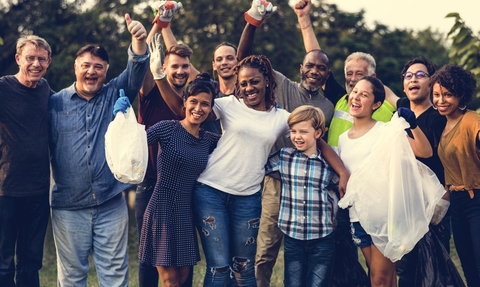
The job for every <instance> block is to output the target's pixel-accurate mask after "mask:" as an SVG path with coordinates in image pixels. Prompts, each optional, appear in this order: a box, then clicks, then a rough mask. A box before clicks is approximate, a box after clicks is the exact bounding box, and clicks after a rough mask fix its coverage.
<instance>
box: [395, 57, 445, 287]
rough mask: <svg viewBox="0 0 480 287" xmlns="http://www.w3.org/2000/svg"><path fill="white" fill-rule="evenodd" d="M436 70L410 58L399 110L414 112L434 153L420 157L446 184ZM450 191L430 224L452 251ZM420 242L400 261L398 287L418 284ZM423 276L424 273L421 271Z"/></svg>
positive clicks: (428, 64) (426, 62) (421, 60)
mask: <svg viewBox="0 0 480 287" xmlns="http://www.w3.org/2000/svg"><path fill="white" fill-rule="evenodd" d="M435 71H436V66H435V64H433V63H431V62H430V61H428V60H427V59H425V58H424V57H415V58H412V59H410V60H409V61H408V62H407V63H406V64H405V65H404V67H403V70H402V72H401V79H402V83H403V90H404V92H405V95H406V96H407V97H406V98H401V99H399V100H398V101H397V104H396V106H397V109H398V108H400V107H405V108H410V109H411V110H412V111H413V112H414V113H415V117H416V121H417V125H418V127H419V128H420V129H421V130H422V132H423V133H424V134H425V136H426V137H427V139H428V141H429V142H430V145H431V146H432V150H433V155H432V156H431V157H429V158H417V159H418V160H419V161H421V162H422V163H424V164H425V165H426V166H428V167H429V168H430V169H431V170H432V171H433V172H434V173H435V174H436V175H437V177H438V179H439V180H440V182H441V183H442V185H444V184H445V175H444V170H443V165H442V162H441V161H440V159H439V157H438V153H437V148H438V143H439V142H440V137H441V136H442V132H443V129H444V128H445V124H446V122H447V120H446V119H445V117H443V116H441V115H440V114H439V113H438V111H437V110H435V108H434V107H433V105H432V102H431V100H430V94H431V90H430V86H429V83H430V76H431V75H433V74H434V73H435ZM449 195H450V194H449V193H448V192H446V193H445V195H444V197H443V199H441V200H440V202H439V203H438V204H437V206H436V207H435V212H434V215H433V218H432V222H431V224H430V231H431V232H435V233H436V234H437V236H438V238H439V239H440V240H441V242H442V244H443V246H444V247H445V249H446V250H447V252H450V216H445V215H446V213H447V211H448V208H449V206H450V202H449ZM417 254H418V244H417V246H415V248H414V249H413V250H412V251H410V253H408V254H406V255H405V256H403V257H402V259H401V260H400V261H399V262H397V266H396V267H397V275H398V277H399V280H398V286H399V287H407V286H416V285H418V284H417V283H418V282H417V283H416V282H415V277H416V271H417V262H418V260H417ZM418 275H419V276H424V275H425V274H418Z"/></svg>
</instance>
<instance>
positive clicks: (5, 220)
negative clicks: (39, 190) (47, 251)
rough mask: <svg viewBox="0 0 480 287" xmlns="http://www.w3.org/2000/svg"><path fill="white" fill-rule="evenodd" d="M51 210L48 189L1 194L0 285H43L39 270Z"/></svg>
mask: <svg viewBox="0 0 480 287" xmlns="http://www.w3.org/2000/svg"><path fill="white" fill-rule="evenodd" d="M49 211H50V206H49V204H48V192H45V194H42V195H37V196H31V197H10V196H0V286H2V287H15V286H17V287H23V286H25V287H27V286H28V287H35V286H40V279H39V277H38V270H40V269H41V268H42V258H43V244H44V240H45V233H46V231H47V225H48V218H49V216H50V213H49ZM15 256H16V258H15ZM15 260H16V264H15ZM15 272H16V274H15ZM15 276H16V278H15ZM14 278H15V281H16V283H15V281H14Z"/></svg>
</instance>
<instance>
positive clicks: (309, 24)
mask: <svg viewBox="0 0 480 287" xmlns="http://www.w3.org/2000/svg"><path fill="white" fill-rule="evenodd" d="M311 25H312V21H310V23H308V25H307V26H305V27H302V26H300V29H302V30H303V29H307V28H308V27H310V26H311Z"/></svg>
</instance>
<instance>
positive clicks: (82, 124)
mask: <svg viewBox="0 0 480 287" xmlns="http://www.w3.org/2000/svg"><path fill="white" fill-rule="evenodd" d="M311 7H312V4H311V2H310V1H309V0H300V1H299V2H298V3H296V5H295V6H294V11H295V13H296V14H297V17H298V26H299V28H300V30H301V33H302V36H303V40H304V45H305V50H306V55H305V57H304V59H303V62H302V64H301V65H300V75H301V81H300V82H299V83H297V82H294V81H292V80H290V79H288V78H286V77H285V76H284V75H283V74H281V73H280V72H279V71H276V70H274V69H273V67H272V64H271V63H270V61H269V60H268V58H267V57H266V56H263V55H250V51H252V47H253V43H254V35H255V31H256V28H257V27H259V26H261V25H262V23H263V22H264V21H265V20H266V18H267V17H268V16H269V15H270V14H271V13H273V12H275V10H276V7H275V6H273V5H272V3H269V2H266V1H260V0H253V1H252V6H251V8H250V9H249V10H248V11H247V12H245V15H244V18H245V20H246V22H247V24H246V26H245V29H244V31H243V34H242V36H241V39H240V41H239V45H238V48H237V47H236V46H235V45H233V44H230V43H227V42H224V43H221V44H219V45H218V46H217V48H216V49H215V51H214V52H213V59H212V68H213V71H214V74H216V80H214V79H213V78H212V77H211V76H210V75H209V74H208V73H205V72H202V73H200V72H199V71H198V70H196V69H195V68H194V67H193V66H192V65H191V63H190V59H191V57H192V55H193V52H192V50H191V49H190V48H189V47H188V46H187V45H185V44H179V43H177V42H176V39H175V37H174V35H173V33H172V30H171V29H170V22H171V20H172V17H173V15H175V14H176V13H177V12H178V11H179V10H180V9H181V8H182V5H181V3H179V2H174V1H168V2H161V4H160V7H156V8H158V15H157V17H156V18H155V19H154V23H153V27H152V29H151V31H150V32H149V33H148V35H147V31H146V29H145V28H144V26H143V25H142V24H141V23H139V22H138V21H134V20H132V19H131V18H130V16H129V15H128V14H127V15H126V16H125V21H126V24H127V27H128V30H129V32H130V33H131V34H132V44H131V46H130V47H129V49H128V51H127V52H128V64H127V67H126V69H125V70H124V71H123V72H122V73H121V74H120V75H118V76H117V77H115V78H114V79H112V80H111V81H110V82H108V83H105V81H106V73H107V71H108V65H109V64H108V63H109V58H108V53H107V51H105V49H104V48H103V47H102V46H100V45H96V44H89V45H86V46H84V47H82V48H81V49H80V50H79V51H78V52H77V55H76V57H75V63H74V70H75V76H76V81H75V82H74V83H73V84H72V85H71V86H70V87H67V88H65V89H63V90H61V91H60V92H57V93H55V92H54V91H52V90H51V88H50V87H49V85H48V83H47V81H46V80H45V79H43V76H44V75H45V73H46V71H47V68H48V66H49V64H50V62H51V57H52V51H51V48H50V46H49V44H48V43H47V42H46V41H45V40H44V39H42V38H40V37H38V36H32V35H30V36H23V37H21V38H20V39H19V40H18V42H17V51H16V55H15V58H16V61H17V63H18V65H19V72H18V73H17V74H15V75H12V76H3V77H1V78H0V87H1V89H0V90H1V92H0V147H1V149H0V150H1V153H0V163H1V164H0V166H1V168H0V285H1V286H39V276H38V270H39V269H40V268H41V265H42V256H43V243H44V237H45V232H46V227H47V224H48V220H49V216H50V214H51V220H52V227H53V234H54V240H55V246H56V253H57V272H58V276H57V277H58V285H59V286H86V282H87V274H88V267H89V262H88V256H89V254H90V253H91V254H92V255H93V260H94V262H95V266H96V270H97V274H98V278H99V283H100V286H107V285H111V286H127V285H128V280H129V279H128V255H127V233H128V232H127V230H128V214H127V205H126V203H125V199H124V197H123V195H122V191H123V190H126V189H127V188H129V187H130V186H129V185H127V184H123V183H120V182H119V181H117V180H116V179H115V178H114V176H113V174H112V173H111V172H110V170H109V168H108V166H107V163H106V159H105V149H104V134H105V132H106V130H107V127H108V124H109V123H110V122H111V121H112V120H113V119H114V116H115V115H116V113H118V112H124V111H125V110H126V109H127V108H128V106H129V103H130V102H132V101H133V100H134V99H135V98H136V97H137V95H138V100H139V107H138V121H139V123H141V124H143V125H145V128H146V129H147V140H148V144H149V163H148V168H147V173H146V176H145V179H144V181H143V182H142V183H141V184H139V185H137V186H136V200H135V217H136V221H137V228H138V235H139V271H138V274H139V286H142V287H144V286H158V282H159V280H160V281H161V283H162V286H192V273H193V266H194V265H196V263H197V262H198V261H199V260H200V255H199V243H198V242H197V232H198V236H199V238H200V240H201V244H202V247H203V251H204V253H205V258H206V273H205V278H204V283H203V284H204V286H228V285H231V284H235V285H237V286H270V278H271V275H272V270H273V266H274V265H275V262H276V259H277V257H278V254H279V250H280V247H281V243H282V238H284V256H285V267H284V268H285V269H284V270H285V272H284V277H285V279H284V283H285V286H331V285H332V283H333V281H332V280H333V279H332V278H333V274H334V272H335V270H334V261H335V254H336V252H338V250H336V249H335V246H336V244H337V242H338V241H339V240H341V241H344V242H345V244H344V245H342V246H346V247H345V250H342V251H343V252H350V253H352V254H353V256H354V257H357V256H358V255H357V250H358V247H360V249H361V251H362V253H363V255H364V257H365V258H366V261H367V265H368V267H369V277H370V283H371V285H372V286H396V285H397V275H398V278H399V279H398V285H400V286H413V285H414V284H415V276H416V259H415V254H416V253H415V252H413V251H412V252H410V253H408V254H406V255H405V256H404V257H403V258H402V259H401V260H400V261H398V262H392V261H391V260H390V259H389V258H387V257H385V256H384V255H383V254H382V252H381V251H380V250H379V249H378V248H376V246H375V245H374V244H373V241H372V238H371V237H370V235H369V234H368V233H367V232H366V231H365V229H364V228H363V226H362V225H364V224H365V223H362V222H361V221H360V220H359V218H358V216H357V215H356V212H355V206H352V207H350V208H349V209H339V208H338V205H337V203H338V200H340V199H341V198H342V197H343V196H344V194H345V193H348V189H347V183H348V180H349V176H350V174H355V171H356V169H357V167H358V166H360V164H361V163H362V162H363V161H364V159H365V158H367V157H368V156H369V155H370V154H371V153H372V146H373V143H374V142H375V141H377V140H378V138H381V137H382V133H383V131H384V129H385V127H388V124H387V122H389V121H390V119H391V118H392V116H393V115H394V113H395V111H397V114H398V116H399V117H403V118H404V119H405V120H406V121H407V122H408V124H409V127H410V128H409V129H407V130H406V133H405V136H406V137H407V138H408V142H409V143H410V145H409V146H410V148H411V149H412V151H413V153H414V154H415V156H416V157H417V158H418V160H420V161H421V162H423V163H424V164H425V165H427V166H428V167H430V168H431V169H432V170H433V171H434V172H435V174H436V175H437V177H438V179H439V181H440V182H441V183H442V184H443V185H444V186H445V190H446V192H445V194H444V196H443V198H442V199H441V200H440V201H439V202H438V203H437V205H436V207H435V212H434V214H433V217H432V224H431V225H430V228H433V226H443V228H442V229H441V230H442V231H443V233H442V234H440V235H441V236H440V237H441V239H442V243H443V244H444V247H445V249H446V250H449V240H450V226H452V230H453V236H454V241H455V246H456V249H457V252H458V254H459V258H460V261H461V263H462V269H463V271H464V274H465V278H466V280H467V284H468V286H480V233H479V232H477V231H478V226H479V224H480V223H479V222H480V221H479V220H477V219H480V203H478V202H476V201H477V200H480V199H479V197H480V193H479V191H480V133H479V132H480V116H479V115H478V114H477V113H476V112H474V111H470V110H468V109H467V108H466V106H467V104H468V103H469V102H470V101H471V99H472V98H473V96H474V95H475V89H476V81H475V78H474V76H473V75H472V74H471V73H470V72H468V71H466V70H465V69H463V68H461V67H459V66H456V65H451V64H447V65H445V66H443V67H442V68H440V69H438V70H437V69H436V67H435V65H434V64H433V63H431V62H429V61H428V60H427V59H425V58H423V57H415V58H412V59H411V60H410V61H408V62H407V63H406V64H405V66H404V68H403V70H402V71H401V73H400V74H401V79H402V82H403V87H404V92H405V95H406V97H402V98H399V97H397V96H396V95H395V94H394V93H393V92H392V91H391V90H390V89H389V88H388V87H386V86H384V85H383V84H382V82H381V81H380V80H379V79H378V78H377V75H376V74H375V68H376V64H375V60H374V58H373V57H372V56H371V55H369V54H367V53H364V52H355V53H352V54H351V55H349V56H348V57H347V59H346V60H345V79H346V81H345V86H344V87H343V86H342V85H340V84H339V83H338V82H337V80H336V79H335V78H334V77H333V74H332V72H331V71H330V58H329V56H328V54H327V53H326V52H325V51H324V50H322V49H321V48H320V45H319V44H318V41H317V39H316V36H315V33H314V30H313V27H312V25H311V22H310V11H311ZM162 38H163V41H162ZM162 42H163V43H164V45H163V44H162ZM187 84H188V85H187ZM185 87H186V88H185ZM121 89H123V90H124V91H125V95H126V97H119V91H120V90H121ZM112 111H113V113H112ZM125 136H128V134H126V135H125ZM327 142H328V144H327ZM50 166H51V170H52V175H53V179H54V181H55V185H54V187H53V189H52V191H51V193H50V194H49V184H50ZM447 210H449V211H447ZM450 219H451V221H450Z"/></svg>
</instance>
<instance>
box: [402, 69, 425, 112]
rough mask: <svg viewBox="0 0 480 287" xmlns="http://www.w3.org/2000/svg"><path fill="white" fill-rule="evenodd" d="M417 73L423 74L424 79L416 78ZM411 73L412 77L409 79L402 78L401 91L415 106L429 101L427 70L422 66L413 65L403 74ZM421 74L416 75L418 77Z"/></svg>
mask: <svg viewBox="0 0 480 287" xmlns="http://www.w3.org/2000/svg"><path fill="white" fill-rule="evenodd" d="M417 72H423V73H424V74H425V76H424V77H422V78H420V77H417V76H416V73H417ZM407 73H411V74H412V75H413V76H412V77H411V79H408V77H405V76H404V77H403V91H404V92H405V95H406V96H407V98H408V99H409V100H410V101H411V102H414V103H416V104H421V103H423V102H425V101H430V87H429V82H430V77H429V75H428V69H427V67H426V66H425V65H424V64H420V63H417V64H413V65H411V66H410V67H408V69H407V71H406V72H405V74H407ZM420 74H422V73H418V75H419V76H420Z"/></svg>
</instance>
